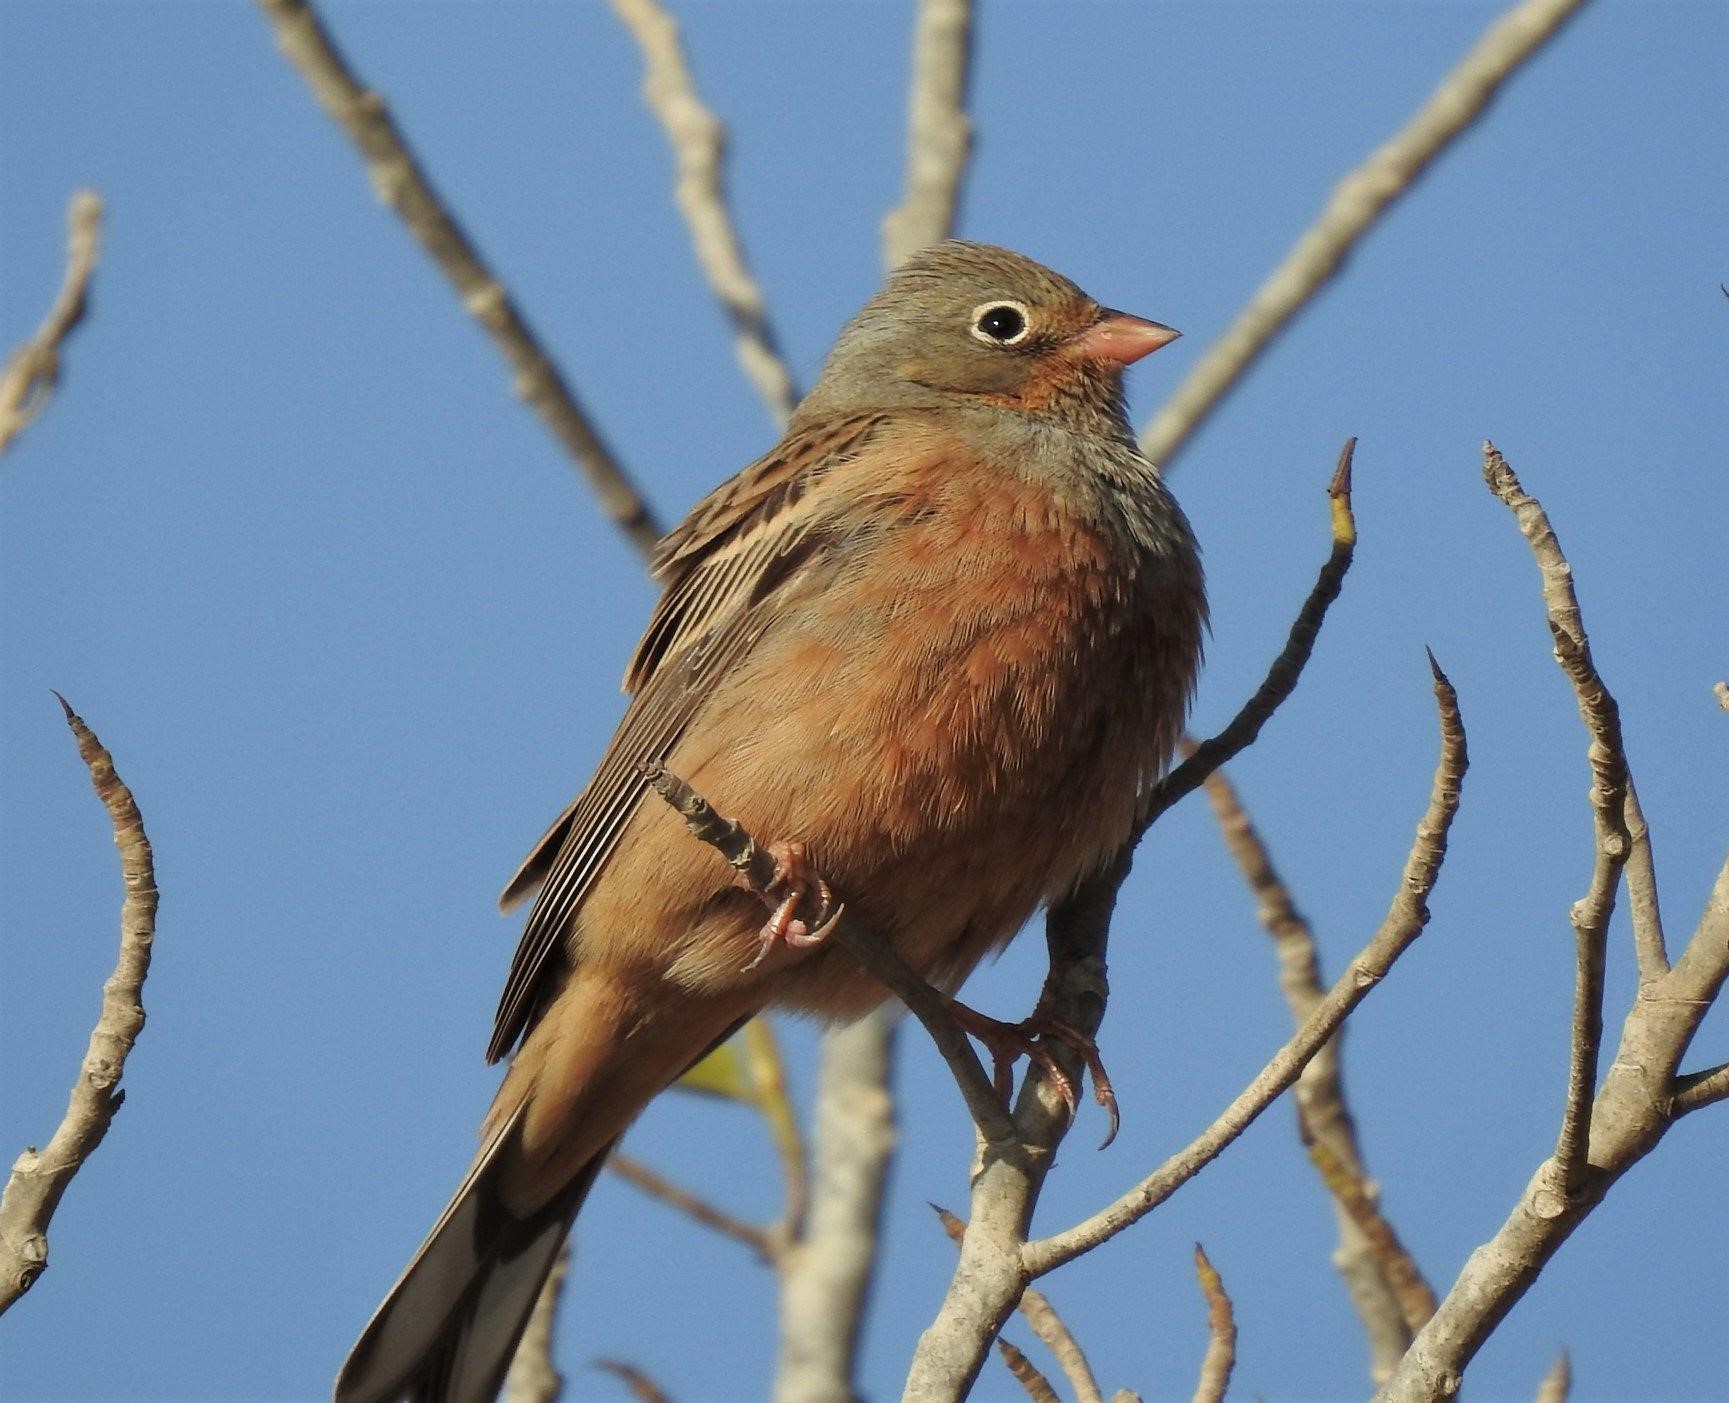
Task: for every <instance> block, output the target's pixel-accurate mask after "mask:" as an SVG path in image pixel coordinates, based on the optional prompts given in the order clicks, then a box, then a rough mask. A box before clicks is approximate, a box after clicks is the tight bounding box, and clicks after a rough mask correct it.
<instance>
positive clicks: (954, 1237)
mask: <svg viewBox="0 0 1729 1403" xmlns="http://www.w3.org/2000/svg"><path fill="white" fill-rule="evenodd" d="M926 1206H927V1207H928V1208H929V1209H930V1210H931V1212H933V1213H935V1214H936V1215H937V1221H938V1222H939V1223H941V1224H942V1225H943V1231H944V1232H946V1233H947V1234H948V1235H949V1238H950V1240H951V1241H953V1242H955V1243H956V1244H958V1243H959V1242H960V1240H961V1239H962V1238H963V1237H965V1236H966V1231H967V1225H966V1224H965V1223H963V1222H962V1221H961V1220H960V1219H959V1218H957V1217H956V1216H955V1215H954V1214H953V1213H951V1212H949V1210H948V1209H946V1208H944V1207H943V1206H942V1204H940V1203H929V1202H928V1201H927V1204H926Z"/></svg>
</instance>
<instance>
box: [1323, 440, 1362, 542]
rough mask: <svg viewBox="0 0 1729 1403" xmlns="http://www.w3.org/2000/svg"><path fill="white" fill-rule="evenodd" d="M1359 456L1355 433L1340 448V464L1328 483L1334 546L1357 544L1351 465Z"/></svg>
mask: <svg viewBox="0 0 1729 1403" xmlns="http://www.w3.org/2000/svg"><path fill="white" fill-rule="evenodd" d="M1356 456H1357V440H1356V437H1355V435H1353V436H1352V437H1350V438H1348V439H1346V440H1345V446H1344V447H1343V448H1341V449H1340V450H1339V464H1338V466H1337V467H1336V468H1334V469H1333V476H1332V478H1331V479H1329V481H1328V483H1327V504H1328V506H1329V508H1330V509H1331V511H1332V516H1333V546H1334V548H1335V549H1345V550H1348V549H1350V548H1351V547H1352V546H1354V545H1356V544H1357V518H1356V515H1355V514H1354V513H1353V512H1352V510H1351V467H1352V464H1353V463H1354V462H1355V460H1356Z"/></svg>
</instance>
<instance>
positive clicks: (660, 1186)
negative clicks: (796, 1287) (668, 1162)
mask: <svg viewBox="0 0 1729 1403" xmlns="http://www.w3.org/2000/svg"><path fill="white" fill-rule="evenodd" d="M606 1167H607V1168H608V1169H610V1170H612V1172H613V1173H614V1174H616V1175H618V1177H619V1178H621V1179H623V1180H624V1181H625V1183H627V1184H630V1185H632V1186H634V1187H636V1188H638V1189H641V1190H642V1191H643V1192H644V1193H645V1194H647V1195H648V1196H649V1197H650V1198H658V1199H659V1200H660V1201H661V1202H662V1203H664V1204H667V1205H668V1206H669V1207H672V1208H676V1209H677V1210H678V1211H679V1212H680V1213H683V1214H685V1215H686V1216H687V1217H690V1218H693V1219H695V1220H696V1221H697V1222H699V1223H701V1224H702V1225H703V1226H704V1227H705V1228H712V1229H713V1230H714V1231H715V1232H717V1233H719V1234H720V1235H721V1236H722V1237H730V1238H731V1239H732V1240H733V1241H734V1242H742V1243H743V1244H744V1245H745V1246H746V1247H748V1248H750V1249H751V1251H753V1252H755V1253H756V1254H757V1255H758V1256H759V1257H761V1258H762V1259H763V1261H765V1262H770V1263H772V1262H773V1261H774V1259H775V1256H776V1254H777V1253H778V1251H779V1244H778V1243H777V1242H776V1240H775V1236H774V1234H773V1233H771V1232H770V1231H769V1230H768V1229H766V1228H761V1227H758V1226H757V1225H756V1224H755V1223H747V1222H746V1221H745V1220H744V1219H742V1218H738V1217H735V1216H734V1215H733V1214H731V1213H728V1212H727V1211H726V1210H725V1209H723V1208H716V1207H715V1206H714V1204H712V1203H710V1202H709V1201H708V1200H707V1199H705V1198H703V1197H702V1196H701V1195H700V1194H694V1193H692V1192H691V1191H690V1190H689V1189H687V1188H684V1187H682V1186H681V1185H679V1184H675V1183H673V1181H672V1180H671V1179H668V1178H667V1177H666V1176H665V1175H664V1174H660V1173H658V1172H656V1171H655V1170H653V1169H650V1168H649V1167H648V1166H647V1165H646V1164H644V1163H643V1162H642V1161H641V1160H638V1159H632V1158H631V1157H630V1156H629V1155H623V1154H615V1155H613V1156H612V1158H611V1159H609V1160H608V1161H607V1162H606Z"/></svg>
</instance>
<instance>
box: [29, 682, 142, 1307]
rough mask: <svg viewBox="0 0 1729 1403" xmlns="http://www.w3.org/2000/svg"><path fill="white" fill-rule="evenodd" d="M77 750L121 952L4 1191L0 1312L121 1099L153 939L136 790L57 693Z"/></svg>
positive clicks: (39, 1257)
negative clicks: (66, 1073) (120, 892)
mask: <svg viewBox="0 0 1729 1403" xmlns="http://www.w3.org/2000/svg"><path fill="white" fill-rule="evenodd" d="M60 705H61V706H62V707H63V708H65V711H66V724H67V725H68V726H69V727H71V729H72V734H73V735H74V736H75V737H77V740H78V754H79V755H80V756H81V757H82V758H83V761H84V764H85V766H86V767H87V768H88V769H89V771H90V779H91V783H92V784H94V785H95V787H96V797H97V798H98V799H100V800H101V801H102V804H103V807H104V808H106V809H107V810H108V818H109V821H110V822H111V823H112V825H113V828H114V846H115V847H116V848H118V849H119V850H120V876H121V880H122V882H123V883H124V885H125V889H126V896H125V899H124V900H123V901H122V902H121V905H120V956H119V958H118V960H116V961H115V965H114V973H113V974H111V975H109V976H108V980H107V982H106V983H105V984H103V986H102V1013H101V1016H100V1017H99V1018H98V1019H97V1020H96V1028H95V1030H94V1031H93V1032H92V1033H91V1034H90V1045H89V1047H88V1049H87V1050H86V1051H85V1053H84V1062H83V1065H82V1066H81V1067H79V1069H78V1080H77V1081H76V1082H75V1083H74V1084H73V1087H72V1095H71V1098H70V1100H69V1101H68V1103H67V1106H66V1114H65V1116H64V1117H63V1118H62V1119H61V1121H60V1125H59V1127H58V1128H57V1129H56V1130H55V1131H54V1134H53V1137H52V1138H51V1139H50V1140H49V1141H48V1143H47V1145H46V1146H44V1147H43V1148H42V1149H41V1150H40V1151H38V1150H36V1149H35V1148H34V1147H31V1148H29V1149H26V1150H25V1151H24V1153H23V1154H21V1155H19V1156H18V1159H17V1162H16V1163H14V1164H13V1166H12V1175H11V1177H10V1178H9V1179H8V1180H7V1181H6V1188H5V1191H4V1193H0V1313H4V1312H5V1311H6V1309H7V1308H8V1307H9V1306H10V1305H11V1304H12V1303H13V1302H14V1301H16V1300H17V1299H18V1298H19V1297H20V1296H22V1295H23V1294H24V1293H25V1292H26V1291H28V1290H29V1289H30V1288H31V1286H33V1285H34V1284H35V1282H36V1278H37V1277H39V1276H40V1275H41V1274H42V1273H43V1272H44V1271H45V1270H46V1269H47V1266H48V1223H49V1220H50V1219H52V1218H53V1216H54V1210H55V1209H56V1208H57V1207H58V1206H59V1204H60V1197H61V1195H62V1194H64V1193H65V1192H66V1187H67V1185H68V1184H70V1183H71V1182H72V1177H73V1175H75V1174H77V1172H78V1171H79V1170H80V1169H81V1168H83V1166H84V1161H85V1160H87V1159H89V1158H90V1156H91V1155H92V1154H94V1153H95V1152H96V1147H97V1146H98V1145H100V1144H101V1143H102V1138H103V1136H105V1135H107V1133H108V1127H109V1126H110V1125H111V1124H112V1123H113V1121H114V1116H115V1113H116V1112H117V1111H118V1110H119V1109H120V1105H121V1103H122V1102H123V1101H124V1100H125V1099H126V1093H125V1092H124V1091H123V1090H121V1089H120V1078H121V1076H122V1074H123V1073H124V1072H125V1070H126V1058H127V1056H128V1054H130V1053H131V1051H132V1045H133V1043H135V1042H136V1041H137V1040H138V1034H139V1032H140V1031H141V1030H142V1029H143V1027H144V1004H143V994H144V979H145V976H147V975H148V974H149V973H150V947H151V942H152V941H154V939H155V938H156V901H157V894H156V869H155V866H154V862H153V859H152V856H151V852H150V840H149V839H148V838H146V837H145V836H144V820H143V819H142V818H140V817H139V814H138V805H137V804H136V803H134V802H133V799H132V791H131V790H129V789H127V787H126V786H125V784H124V783H122V782H121V779H120V776H119V775H117V774H115V772H114V759H113V757H112V756H111V755H109V753H108V752H107V751H106V750H104V749H103V748H102V742H101V741H99V740H97V739H96V737H95V735H94V734H93V733H92V732H91V730H90V728H89V727H88V726H86V725H85V724H84V722H83V720H82V719H81V718H80V717H79V716H78V715H77V714H76V713H75V712H74V711H73V710H72V708H71V707H70V706H67V704H66V699H65V698H64V697H61V698H60Z"/></svg>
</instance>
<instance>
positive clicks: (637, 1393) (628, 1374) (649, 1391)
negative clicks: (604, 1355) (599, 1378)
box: [594, 1359, 672, 1403]
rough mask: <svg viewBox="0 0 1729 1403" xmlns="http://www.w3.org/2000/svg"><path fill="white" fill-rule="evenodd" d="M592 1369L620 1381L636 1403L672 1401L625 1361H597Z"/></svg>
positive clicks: (651, 1381)
mask: <svg viewBox="0 0 1729 1403" xmlns="http://www.w3.org/2000/svg"><path fill="white" fill-rule="evenodd" d="M594 1367H595V1368H597V1369H602V1370H604V1371H605V1372H607V1373H609V1374H611V1375H612V1376H613V1377H614V1378H617V1379H620V1380H622V1381H623V1383H624V1386H625V1387H626V1388H628V1389H629V1390H630V1396H631V1397H632V1398H634V1399H636V1403H672V1399H671V1398H669V1397H668V1396H667V1395H666V1393H665V1392H663V1391H662V1389H661V1387H660V1385H659V1384H657V1383H656V1382H655V1381H654V1380H653V1379H651V1378H649V1376H648V1375H647V1374H645V1373H643V1371H642V1370H641V1369H639V1368H637V1367H636V1365H634V1364H632V1363H630V1362H629V1361H627V1360H623V1359H597V1360H595V1361H594Z"/></svg>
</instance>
